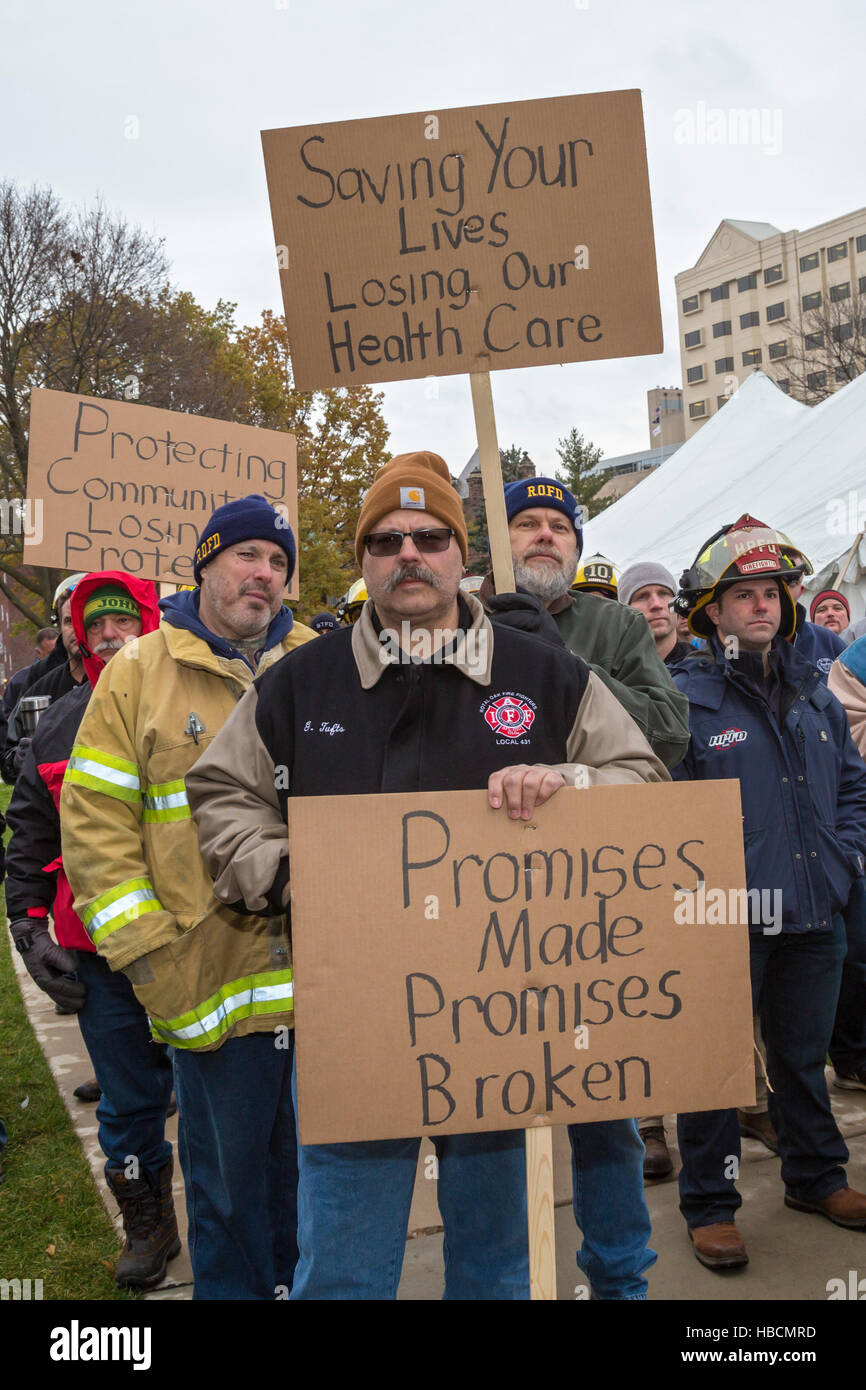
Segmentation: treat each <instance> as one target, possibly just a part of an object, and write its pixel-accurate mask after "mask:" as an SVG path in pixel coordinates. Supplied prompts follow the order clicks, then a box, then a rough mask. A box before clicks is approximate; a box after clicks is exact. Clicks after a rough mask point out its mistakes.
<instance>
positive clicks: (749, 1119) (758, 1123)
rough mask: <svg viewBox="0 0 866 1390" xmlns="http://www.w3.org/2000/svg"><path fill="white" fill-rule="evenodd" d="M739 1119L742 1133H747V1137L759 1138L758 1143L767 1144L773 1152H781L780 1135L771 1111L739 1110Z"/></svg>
mask: <svg viewBox="0 0 866 1390" xmlns="http://www.w3.org/2000/svg"><path fill="white" fill-rule="evenodd" d="M737 1119H738V1121H739V1124H740V1133H741V1134H745V1136H746V1138H747V1139H757V1140H758V1143H759V1144H764V1145H766V1147H767V1148H768V1149H769V1150H770V1152H771V1153H774V1154H777V1153H778V1152H779V1136H778V1134H777V1133H776V1131H775V1129H774V1128H773V1122H772V1120H771V1119H770V1114H769V1111H767V1110H759V1111H757V1112H753V1111H749V1110H738V1111H737Z"/></svg>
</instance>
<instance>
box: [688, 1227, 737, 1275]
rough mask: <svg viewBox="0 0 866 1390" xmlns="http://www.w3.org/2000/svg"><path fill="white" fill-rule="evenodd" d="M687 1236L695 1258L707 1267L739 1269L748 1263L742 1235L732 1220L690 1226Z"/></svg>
mask: <svg viewBox="0 0 866 1390" xmlns="http://www.w3.org/2000/svg"><path fill="white" fill-rule="evenodd" d="M689 1237H690V1239H691V1242H692V1245H693V1246H694V1248H695V1259H696V1260H700V1262H701V1264H702V1265H706V1267H707V1269H739V1268H740V1266H741V1265H747V1264H748V1263H749V1257H748V1255H747V1254H746V1246H745V1243H744V1241H743V1237H742V1236H741V1235H740V1233H739V1231H738V1230H737V1228H736V1226H735V1225H734V1223H733V1221H715V1222H713V1224H712V1225H711V1226H692V1228H691V1230H690V1231H689Z"/></svg>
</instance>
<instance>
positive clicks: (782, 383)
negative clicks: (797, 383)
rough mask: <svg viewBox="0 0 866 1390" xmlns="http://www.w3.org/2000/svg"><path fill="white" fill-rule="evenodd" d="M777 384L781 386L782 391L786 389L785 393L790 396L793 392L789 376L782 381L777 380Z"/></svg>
mask: <svg viewBox="0 0 866 1390" xmlns="http://www.w3.org/2000/svg"><path fill="white" fill-rule="evenodd" d="M776 385H777V386H778V388H779V390H780V391H784V393H785V395H786V396H790V394H791V383H790V381H789V380H788V378H787V377H785V378H784V379H783V380H782V381H777V382H776Z"/></svg>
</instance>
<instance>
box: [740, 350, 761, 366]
mask: <svg viewBox="0 0 866 1390" xmlns="http://www.w3.org/2000/svg"><path fill="white" fill-rule="evenodd" d="M760 360H761V349H760V348H749V350H748V352H744V353H743V366H744V367H757V365H758V363H759V362H760Z"/></svg>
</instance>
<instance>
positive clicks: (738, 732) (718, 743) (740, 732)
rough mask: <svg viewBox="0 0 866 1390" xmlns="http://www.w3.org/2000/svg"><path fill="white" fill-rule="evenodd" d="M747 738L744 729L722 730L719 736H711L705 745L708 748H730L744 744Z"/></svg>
mask: <svg viewBox="0 0 866 1390" xmlns="http://www.w3.org/2000/svg"><path fill="white" fill-rule="evenodd" d="M748 737H749V735H748V733H747V731H746V730H745V729H722V732H721V733H720V734H713V735H712V737H711V738H710V739H709V741H708V743H707V747H708V748H731V747H732V746H733V744H735V743H745V741H746V739H747V738H748Z"/></svg>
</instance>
